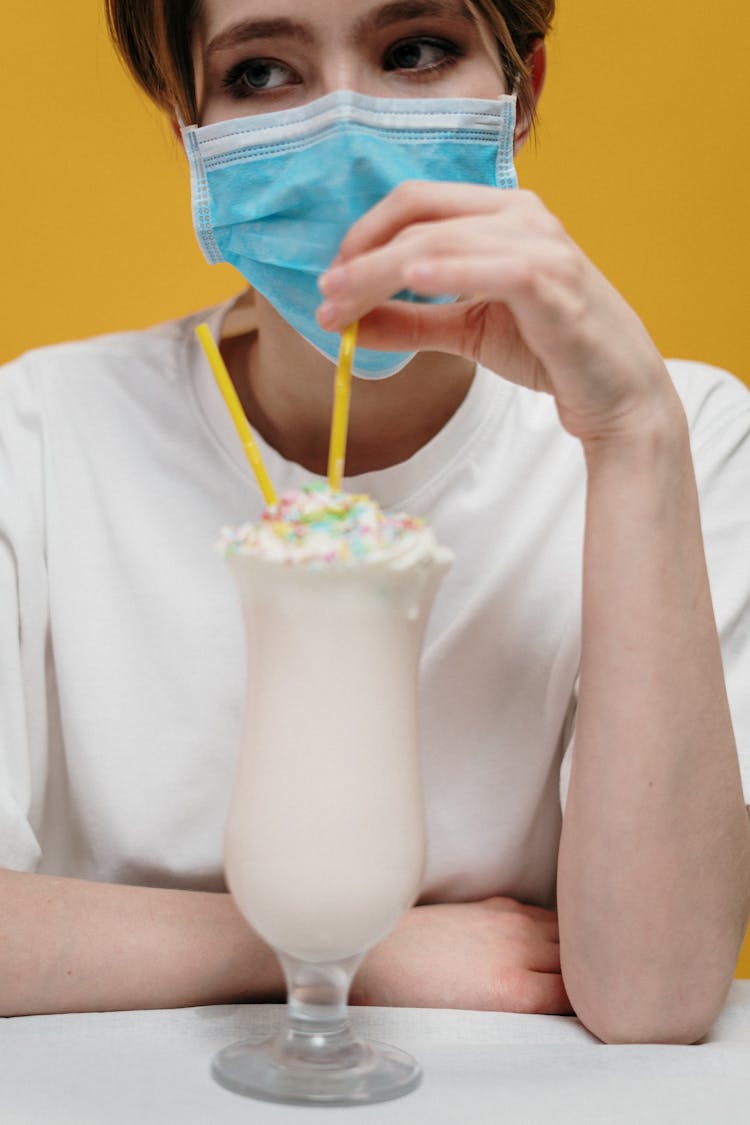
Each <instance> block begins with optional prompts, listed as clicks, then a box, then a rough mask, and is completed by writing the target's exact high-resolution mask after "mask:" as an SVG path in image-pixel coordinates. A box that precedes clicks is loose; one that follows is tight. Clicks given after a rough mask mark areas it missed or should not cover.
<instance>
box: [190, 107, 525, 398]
mask: <svg viewBox="0 0 750 1125" xmlns="http://www.w3.org/2000/svg"><path fill="white" fill-rule="evenodd" d="M515 109H516V99H515V97H514V96H512V95H504V96H502V97H500V98H498V99H496V100H492V101H485V100H483V99H482V100H480V99H474V98H460V99H453V98H450V99H447V98H445V99H444V98H370V97H366V96H365V95H363V94H355V93H351V92H350V91H346V90H343V91H338V92H337V93H334V94H327V95H326V96H325V97H323V98H319V99H317V100H316V101H313V102H309V103H308V104H307V105H304V106H300V107H299V108H296V109H291V110H281V111H280V112H276V113H263V114H255V115H253V116H250V117H242V118H236V119H234V120H230V121H222V122H220V123H219V124H216V125H206V126H203V127H198V126H195V125H193V126H190V127H189V128H186V129H183V139H184V142H185V148H186V150H187V154H188V158H189V160H190V169H191V180H192V189H193V220H194V224H195V229H196V233H197V235H198V240H199V242H200V245H201V248H202V250H203V252H204V254H205V256H206V258H207V259H208V261H209V262H230V263H231V264H232V265H233V266H235V267H236V269H238V270H239V272H240V273H241V274H242V276H243V277H244V278H245V279H246V280H247V281H248V282H250V284H251V285H252V286H253V287H254V288H255V289H256V290H257V291H258V292H259V293H262V294H263V296H264V297H265V298H266V299H267V300H268V301H270V303H271V304H272V305H273V306H274V308H275V309H276V310H277V311H278V312H279V313H280V314H281V316H282V317H283V318H284V319H285V320H286V321H288V323H289V324H291V325H292V326H293V327H294V328H296V330H297V331H298V332H299V333H301V335H302V336H304V338H305V339H306V340H308V341H309V342H310V343H311V344H313V345H314V347H316V348H317V349H318V350H319V351H320V352H322V353H323V354H324V355H325V356H327V357H328V358H329V359H330V360H332V361H334V362H335V360H336V358H337V354H338V346H339V337H338V335H337V334H335V333H332V332H326V331H324V330H323V329H322V328H320V327H319V326H318V323H317V321H316V319H315V310H316V309H317V308H318V306H319V304H320V302H321V300H322V298H321V295H320V292H319V290H318V278H319V277H320V275H321V274H322V273H324V272H325V270H326V269H327V268H328V266H329V265H330V264H331V262H332V260H333V259H334V257H335V256H336V254H337V253H338V249H339V246H340V244H341V242H342V240H343V238H344V235H345V234H346V233H347V231H348V230H349V228H350V227H351V226H352V225H353V223H354V222H355V221H356V220H357V219H359V218H360V216H361V215H364V213H365V212H366V211H368V210H369V209H370V208H371V207H373V206H374V204H376V203H377V202H378V201H379V200H381V199H382V198H383V197H384V196H385V195H387V194H388V193H389V192H390V191H391V190H392V189H393V188H395V187H396V186H397V185H398V184H400V183H402V182H403V181H404V180H430V181H433V182H438V181H449V182H454V183H474V184H487V185H489V186H492V187H500V188H515V187H517V186H518V180H517V178H516V173H515V169H514V167H513V144H514V129H515ZM398 297H399V299H410V300H423V299H424V298H418V297H416V296H415V295H414V294H412V293H403V292H402V293H399V294H398ZM445 299H448V300H450V299H451V298H450V297H446V298H445ZM413 354H414V353H404V352H379V351H373V350H370V349H366V348H358V349H357V353H356V357H355V361H354V372H355V374H357V375H360V376H362V377H364V378H367V379H380V378H384V377H386V376H388V375H393V374H395V372H396V371H399V370H400V369H401V368H402V367H404V366H405V365H406V364H407V363H408V362H409V360H410V359H411V358H412V356H413Z"/></svg>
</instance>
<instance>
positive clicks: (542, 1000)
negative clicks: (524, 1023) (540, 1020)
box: [531, 973, 575, 1016]
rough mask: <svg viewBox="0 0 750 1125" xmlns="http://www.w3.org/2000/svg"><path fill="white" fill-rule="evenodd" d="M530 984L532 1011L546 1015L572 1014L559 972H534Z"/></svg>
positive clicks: (571, 1006) (571, 1007)
mask: <svg viewBox="0 0 750 1125" xmlns="http://www.w3.org/2000/svg"><path fill="white" fill-rule="evenodd" d="M533 976H534V978H535V979H534V981H533V982H532V984H531V992H532V999H533V1002H534V1011H536V1012H542V1013H544V1014H545V1015H548V1016H572V1015H574V1014H575V1013H574V1012H573V1005H572V1004H571V1003H570V999H569V997H568V994H567V992H566V990H565V985H564V983H563V979H562V974H561V973H534V974H533Z"/></svg>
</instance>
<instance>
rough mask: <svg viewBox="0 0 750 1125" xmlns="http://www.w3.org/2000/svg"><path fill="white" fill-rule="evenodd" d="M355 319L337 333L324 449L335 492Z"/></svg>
mask: <svg viewBox="0 0 750 1125" xmlns="http://www.w3.org/2000/svg"><path fill="white" fill-rule="evenodd" d="M358 327H359V324H358V322H357V321H356V320H355V321H354V323H353V324H350V325H349V327H348V328H346V329H344V331H343V333H342V334H341V347H340V349H339V363H338V367H337V368H336V382H335V388H334V398H333V420H332V422H331V444H330V447H329V452H328V486H329V488H331V489H333V490H334V491H336V492H338V491H339V489H340V488H341V482H342V480H343V479H344V459H345V457H346V434H347V430H348V428H349V401H350V398H351V385H352V362H353V360H354V349H355V348H356V346H357V329H358Z"/></svg>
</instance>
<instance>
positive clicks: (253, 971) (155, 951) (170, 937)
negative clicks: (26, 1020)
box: [0, 870, 283, 1016]
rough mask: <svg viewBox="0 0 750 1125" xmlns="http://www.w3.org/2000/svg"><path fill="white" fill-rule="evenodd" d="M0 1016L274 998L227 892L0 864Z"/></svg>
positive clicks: (276, 986) (275, 983)
mask: <svg viewBox="0 0 750 1125" xmlns="http://www.w3.org/2000/svg"><path fill="white" fill-rule="evenodd" d="M0 897H1V899H2V904H3V908H2V915H1V917H2V921H0V981H2V985H1V986H0V1015H3V1016H14V1015H36V1014H41V1013H46V1012H72V1011H76V1012H81V1011H114V1010H118V1009H131V1008H172V1007H183V1006H188V1005H193V1004H211V1003H217V1004H218V1003H227V1002H231V1001H237V1000H260V999H271V998H273V999H280V998H281V997H282V996H283V980H282V976H281V970H280V968H279V967H278V963H277V961H276V958H275V957H274V955H273V954H272V953H271V951H270V950H269V949H268V947H267V946H266V945H265V944H264V943H263V942H262V941H261V940H260V938H258V937H257V936H256V935H255V934H254V933H253V932H252V931H251V930H250V928H249V927H248V926H247V924H246V923H245V921H244V920H243V919H242V917H241V916H240V914H239V912H238V911H237V908H236V907H235V905H234V902H233V900H232V898H231V897H230V896H229V895H227V894H205V893H200V892H193V891H173V890H159V889H152V888H144V887H128V886H115V885H111V884H103V883H90V882H84V881H83V880H77V879H63V878H53V877H50V876H45V875H34V874H27V873H21V872H15V871H5V870H0Z"/></svg>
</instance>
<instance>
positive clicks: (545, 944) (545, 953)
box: [528, 941, 560, 973]
mask: <svg viewBox="0 0 750 1125" xmlns="http://www.w3.org/2000/svg"><path fill="white" fill-rule="evenodd" d="M528 967H529V968H530V969H533V971H534V972H535V973H559V972H560V944H559V942H557V941H537V942H535V943H534V944H533V946H530V947H529V950H528Z"/></svg>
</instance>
